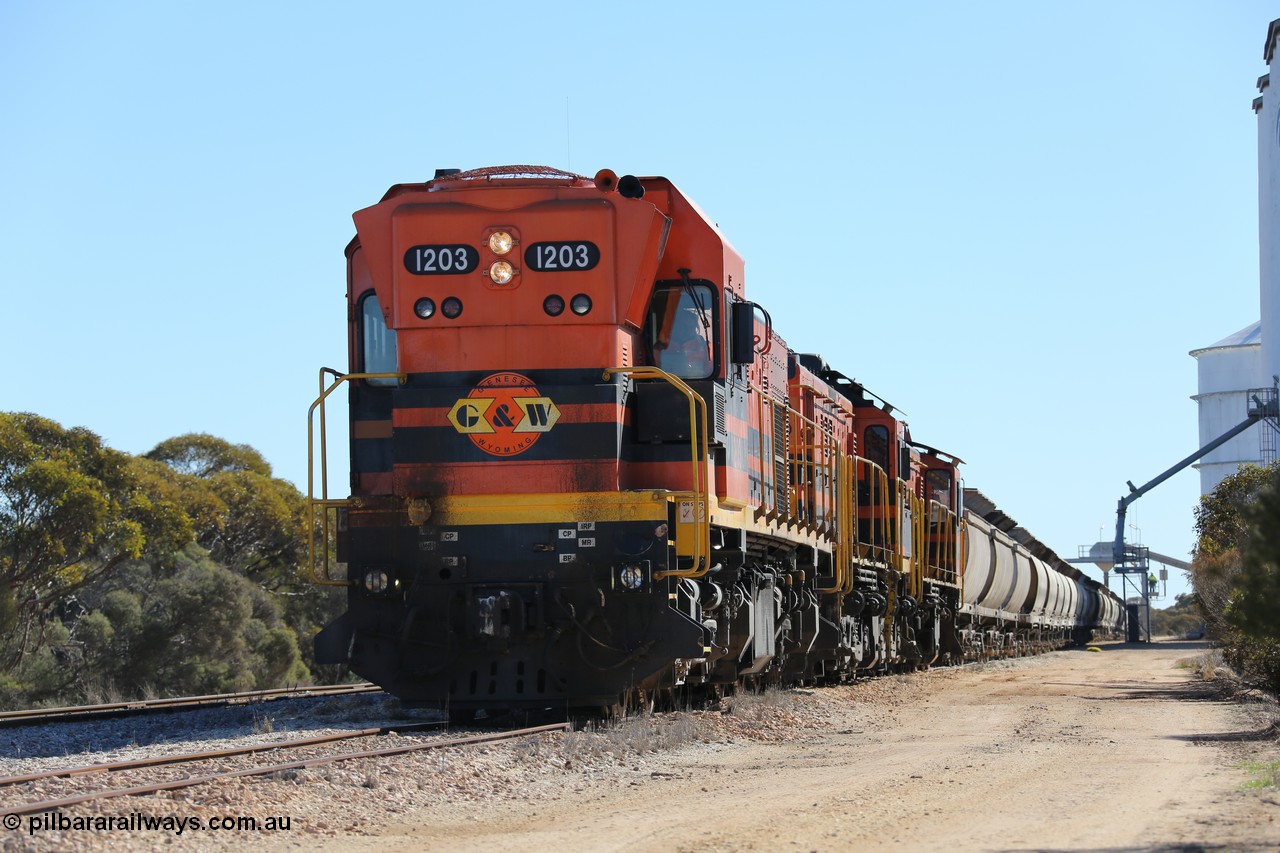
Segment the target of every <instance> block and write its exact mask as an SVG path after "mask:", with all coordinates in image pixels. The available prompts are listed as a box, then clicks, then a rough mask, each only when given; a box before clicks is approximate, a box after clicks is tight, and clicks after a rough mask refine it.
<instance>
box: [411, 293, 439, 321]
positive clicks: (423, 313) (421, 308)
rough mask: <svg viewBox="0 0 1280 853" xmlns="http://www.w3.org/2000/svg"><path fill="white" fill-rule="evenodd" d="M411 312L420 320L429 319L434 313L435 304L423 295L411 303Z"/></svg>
mask: <svg viewBox="0 0 1280 853" xmlns="http://www.w3.org/2000/svg"><path fill="white" fill-rule="evenodd" d="M413 313H415V314H417V315H418V318H419V319H421V320H429V319H430V318H432V317H434V316H435V315H436V304H435V302H433V301H431V300H430V299H427V298H426V297H425V296H424V297H422V298H421V299H419V300H418V301H417V302H415V303H413Z"/></svg>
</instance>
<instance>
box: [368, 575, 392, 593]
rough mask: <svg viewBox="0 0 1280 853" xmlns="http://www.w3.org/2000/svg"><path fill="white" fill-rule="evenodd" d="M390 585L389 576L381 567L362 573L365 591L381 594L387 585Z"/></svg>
mask: <svg viewBox="0 0 1280 853" xmlns="http://www.w3.org/2000/svg"><path fill="white" fill-rule="evenodd" d="M389 586H391V576H390V575H388V574H387V573H386V572H384V571H382V570H381V569H374V570H373V571H371V572H365V574H364V588H365V592H371V593H373V594H374V595H382V593H384V592H386V591H387V587H389Z"/></svg>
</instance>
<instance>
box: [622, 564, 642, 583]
mask: <svg viewBox="0 0 1280 853" xmlns="http://www.w3.org/2000/svg"><path fill="white" fill-rule="evenodd" d="M618 582H619V583H621V584H622V587H623V589H639V588H640V585H641V584H642V583H644V569H643V568H641V567H640V566H637V565H635V564H634V563H633V564H630V565H626V566H623V567H622V569H621V571H619V572H618Z"/></svg>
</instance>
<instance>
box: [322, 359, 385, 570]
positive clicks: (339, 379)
mask: <svg viewBox="0 0 1280 853" xmlns="http://www.w3.org/2000/svg"><path fill="white" fill-rule="evenodd" d="M326 374H327V375H329V376H332V377H334V381H333V384H331V385H329V386H328V387H327V388H326V387H325V384H324V378H325V376H326ZM408 378H409V376H408V374H406V373H346V374H343V373H339V372H338V371H336V370H334V369H333V368H331V367H322V368H320V396H319V397H317V398H316V401H315V402H314V403H312V404H311V408H309V409H307V569H308V571H309V573H310V575H311V580H312V582H314V583H318V584H321V585H323V586H350V585H351V584H352V583H354V581H351V580H341V581H340V580H333V579H332V578H330V577H329V510H330V509H334V508H337V507H343V506H350V505H351V500H350V499H344V500H330V499H329V445H328V436H327V433H326V424H325V412H324V402H325V400H326V399H328V397H329V395H330V394H332V393H333V392H334V391H336V390H337V388H338V386H339V385H341V384H343V383H344V382H348V381H350V380H353V379H397V380H399V382H400V384H401V385H403V384H404V382H405V380H406V379H408ZM316 409H319V410H320V497H319V498H317V497H316V496H315V495H316V492H315V413H316ZM317 508H319V509H320V510H321V512H320V539H321V541H322V542H323V543H324V546H323V551H322V553H321V558H322V563H323V565H324V575H323V577H322V576H321V574H320V572H319V571H318V570H317V568H316V509H317Z"/></svg>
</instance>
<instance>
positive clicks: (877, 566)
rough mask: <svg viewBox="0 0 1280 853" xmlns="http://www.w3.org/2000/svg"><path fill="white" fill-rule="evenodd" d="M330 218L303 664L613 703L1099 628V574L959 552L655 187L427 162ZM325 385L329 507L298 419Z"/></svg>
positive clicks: (712, 235) (948, 522) (388, 684)
mask: <svg viewBox="0 0 1280 853" xmlns="http://www.w3.org/2000/svg"><path fill="white" fill-rule="evenodd" d="M354 218H355V223H356V230H357V237H356V239H355V240H353V241H352V243H351V244H350V246H349V247H348V249H347V260H348V300H349V323H350V353H349V355H350V364H351V372H350V373H347V374H339V373H337V372H336V371H331V370H325V371H322V373H321V379H322V381H321V396H320V399H318V400H317V402H316V405H315V406H313V410H312V415H313V417H312V422H313V424H315V423H316V422H317V421H318V423H319V426H320V431H319V436H320V440H319V452H318V453H315V450H316V442H315V436H314V431H313V436H312V450H313V457H314V456H318V457H319V458H318V459H317V460H315V461H316V462H317V463H318V467H319V469H320V478H319V482H318V483H315V482H313V483H312V484H311V485H312V488H311V492H312V497H311V507H312V510H313V513H314V514H315V521H316V524H317V526H318V527H320V528H321V535H320V536H319V537H318V538H319V540H320V541H321V543H325V544H323V546H322V549H321V550H322V552H321V553H317V554H315V555H313V559H312V566H313V568H314V569H315V570H316V572H317V575H318V580H320V581H321V582H323V583H334V584H342V585H346V586H348V587H349V589H348V608H347V611H346V612H345V613H344V614H343V615H342V616H341V617H340V618H339V619H337V620H336V621H335V622H333V623H332V624H331V625H329V626H328V627H327V628H326V629H325V630H324V631H323V632H322V633H321V634H320V635H319V637H318V638H317V659H318V660H319V661H320V662H322V663H337V662H340V663H346V664H348V665H349V666H350V667H351V669H352V670H354V671H355V672H356V673H358V674H359V675H361V676H363V677H365V678H367V679H369V680H371V681H374V682H376V683H378V684H380V685H382V686H383V687H384V688H386V689H387V690H388V691H389V692H391V693H393V694H396V695H398V696H400V697H402V698H403V699H405V700H407V701H411V702H416V703H431V704H438V705H440V706H446V707H448V708H449V709H450V710H451V711H456V712H459V713H462V714H466V713H469V712H471V711H474V710H476V709H480V708H496V707H501V708H535V707H562V708H563V707H570V708H574V707H590V706H604V707H616V706H619V705H637V704H643V705H650V704H652V703H653V702H654V701H655V700H658V701H664V700H667V699H669V698H670V697H671V696H672V695H673V692H674V691H675V690H676V689H678V688H685V689H696V690H701V691H704V692H707V693H711V694H714V693H716V692H719V691H723V690H726V689H731V688H732V687H733V686H735V685H741V684H744V683H746V684H763V683H773V682H803V683H813V682H821V681H832V680H840V679H847V678H852V677H855V676H856V675H857V674H859V673H864V672H865V673H870V672H880V671H887V670H897V669H905V668H914V667H920V666H928V665H931V664H935V663H943V662H955V661H960V660H963V659H965V658H973V657H977V656H982V655H992V654H1011V653H1024V652H1028V651H1035V650H1039V649H1043V648H1049V647H1053V646H1056V645H1060V644H1062V643H1064V642H1066V641H1068V640H1070V639H1072V638H1075V639H1077V640H1079V639H1082V638H1085V637H1087V636H1088V635H1089V634H1090V632H1091V631H1092V630H1093V629H1094V628H1095V627H1098V626H1099V625H1102V624H1104V623H1106V622H1107V621H1108V620H1111V621H1114V618H1115V610H1116V609H1117V605H1116V604H1115V602H1114V601H1112V600H1111V599H1108V598H1107V594H1105V593H1103V592H1102V591H1100V590H1098V589H1097V585H1096V584H1093V586H1092V587H1091V586H1090V584H1091V583H1092V582H1090V581H1087V580H1084V579H1083V578H1082V577H1081V576H1080V575H1079V573H1078V572H1074V575H1072V574H1071V573H1072V572H1073V570H1071V569H1069V568H1066V567H1065V566H1064V565H1058V566H1055V568H1054V572H1053V573H1049V570H1048V568H1047V564H1046V563H1045V562H1044V561H1043V560H1040V559H1038V558H1036V559H1035V564H1034V565H1033V563H1032V562H1029V560H1030V559H1031V558H1029V557H1026V556H1025V555H1024V558H1023V562H1022V563H1019V561H1018V560H1017V559H1016V558H1015V557H1014V556H1012V555H1013V552H1014V551H1016V550H1017V548H1018V547H1019V546H1017V545H1016V544H1015V545H1011V544H1009V542H1010V541H1011V540H1008V539H1007V537H1006V538H1005V539H1004V540H1003V543H1004V544H999V545H998V544H996V543H995V539H993V538H992V537H994V536H995V532H992V528H991V526H990V525H986V526H985V527H984V533H983V535H984V537H986V539H985V541H984V544H983V545H982V546H981V547H979V548H977V549H970V548H969V547H968V545H967V543H968V540H969V529H970V525H969V524H967V523H966V522H965V514H964V511H963V509H962V501H963V492H962V489H961V484H960V480H959V476H958V473H957V465H958V463H959V462H960V460H959V459H958V458H956V457H955V456H953V455H951V454H947V453H944V452H941V451H939V450H935V449H934V448H931V447H928V446H925V445H922V444H918V443H915V442H913V441H912V438H911V434H910V431H909V430H908V429H907V426H906V424H905V423H903V422H902V421H901V420H899V419H897V418H895V417H894V416H893V409H892V407H891V406H889V405H887V404H883V405H882V404H879V403H877V400H876V399H874V398H873V397H872V396H871V395H869V394H868V393H867V392H866V391H865V389H864V388H863V387H862V386H861V385H860V384H859V383H857V382H856V381H854V380H853V379H851V378H849V377H848V376H845V375H844V374H842V373H840V372H839V371H837V370H834V369H832V368H830V367H829V366H828V365H827V364H826V363H825V362H824V361H823V360H822V359H821V358H820V357H818V356H815V355H802V354H799V353H796V352H794V351H792V350H791V349H790V348H789V347H788V346H787V344H786V343H785V342H784V341H783V340H782V338H780V337H779V336H778V335H777V333H776V332H775V331H774V329H773V328H772V324H771V322H770V319H769V315H768V314H767V312H765V311H764V309H762V308H761V307H760V306H758V305H756V304H754V303H752V302H751V301H749V300H748V298H747V293H746V291H745V289H744V277H743V261H742V258H741V257H740V256H739V255H738V253H737V252H736V251H735V250H734V249H733V247H732V246H731V245H730V244H729V242H728V241H727V240H726V239H725V238H724V237H723V236H722V235H721V234H720V232H719V231H718V230H717V229H716V227H715V225H713V224H712V222H711V221H710V220H709V219H708V218H707V217H706V216H705V215H704V214H703V213H702V212H701V211H700V210H699V209H698V207H697V206H696V205H695V204H694V203H693V202H692V201H690V200H689V199H688V198H686V197H685V196H684V195H682V194H681V193H680V191H679V190H678V189H676V187H675V186H674V185H672V184H671V183H670V182H669V181H667V180H666V179H664V178H636V177H633V176H629V175H628V176H625V177H622V178H618V177H617V176H616V175H615V174H613V173H612V172H609V171H607V170H606V171H602V172H600V173H599V174H597V175H596V176H595V177H594V178H593V179H592V178H585V177H582V176H579V175H573V174H569V173H566V172H562V171H558V170H554V169H547V168H543V167H528V166H517V167H502V168H495V169H481V170H475V171H469V172H456V171H446V172H441V173H438V174H437V176H436V177H435V179H434V180H431V181H428V182H426V183H421V184H402V185H398V186H395V187H392V188H391V189H390V190H389V191H388V192H387V194H386V196H385V197H384V198H383V199H382V201H381V202H380V203H378V204H376V205H374V206H373V207H370V208H367V209H365V210H362V211H360V212H358V213H356V214H355V217H354ZM330 379H332V381H330ZM343 386H345V387H346V389H347V392H348V394H349V401H350V404H349V414H350V452H351V493H350V497H348V498H344V499H334V498H331V497H330V496H329V486H328V476H327V470H326V466H325V452H324V439H323V435H324V429H323V427H324V412H325V408H324V407H325V401H326V399H327V398H328V397H329V395H330V394H331V393H332V392H333V391H334V390H336V389H338V388H340V387H343ZM313 468H314V465H313ZM317 486H318V495H317ZM996 532H998V531H996ZM330 541H333V542H334V543H335V545H336V554H332V555H331V554H329V553H328V546H327V543H328V542H330ZM1002 549H1003V550H1002ZM974 553H977V554H979V555H980V556H979V557H977V558H974V557H973V556H972V555H973V554H974ZM1000 554H1005V559H1003V560H1001V559H1000V558H999V555H1000ZM971 559H985V560H986V561H987V565H986V566H978V567H976V568H975V569H973V570H972V571H971V572H967V571H966V568H967V565H966V564H967V561H969V560H971ZM335 563H337V564H345V565H346V573H345V578H346V579H338V578H335V577H333V575H337V574H340V573H339V571H338V569H337V568H336V566H335ZM1020 565H1021V566H1022V567H1023V568H1022V569H1021V571H1022V574H1021V575H1020V576H1019V577H1017V578H1013V577H1012V576H1011V575H1010V572H1013V573H1015V574H1016V573H1017V572H1018V571H1019V566H1020ZM1002 566H1003V568H1002ZM1037 567H1038V568H1037ZM967 573H976V574H980V575H981V576H982V577H983V579H984V580H983V589H981V590H979V589H972V590H969V591H968V592H966V591H965V589H964V583H965V576H966V574H967ZM1047 573H1049V574H1054V575H1055V576H1054V577H1053V578H1050V577H1049V574H1047ZM1063 578H1070V580H1069V581H1067V580H1063ZM1064 584H1067V585H1070V586H1071V587H1072V589H1074V590H1076V593H1075V594H1073V595H1071V596H1066V595H1065V594H1064V595H1059V594H1058V593H1059V592H1060V591H1061V590H1060V589H1059V588H1061V587H1063V585H1064ZM1006 588H1007V589H1006ZM993 589H998V591H997V592H993V591H992V590H993ZM1050 592H1053V594H1054V598H1053V601H1054V602H1056V603H1055V604H1053V605H1052V606H1053V608H1054V609H1053V612H1052V613H1051V614H1050V613H1049V610H1048V608H1049V604H1048V602H1049V599H1048V595H1049V593H1050ZM1006 593H1007V594H1006ZM966 596H967V598H966ZM997 599H999V600H997ZM1015 599H1017V600H1016V601H1015ZM1059 599H1061V600H1059ZM1068 599H1070V602H1068ZM1104 600H1105V601H1107V602H1108V603H1107V605H1106V606H1103V604H1102V602H1103V601H1104ZM1050 617H1052V618H1050Z"/></svg>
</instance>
